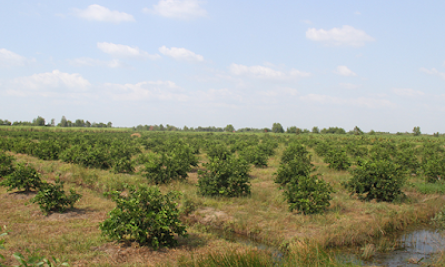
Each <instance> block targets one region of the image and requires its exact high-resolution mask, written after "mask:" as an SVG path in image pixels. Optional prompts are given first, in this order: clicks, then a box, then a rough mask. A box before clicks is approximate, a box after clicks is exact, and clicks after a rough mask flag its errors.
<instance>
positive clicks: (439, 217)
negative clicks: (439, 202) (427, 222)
mask: <svg viewBox="0 0 445 267" xmlns="http://www.w3.org/2000/svg"><path fill="white" fill-rule="evenodd" d="M431 223H432V224H433V225H434V226H436V227H440V228H442V229H444V228H445V209H442V210H441V211H439V212H438V213H436V214H435V215H434V218H432V219H431Z"/></svg>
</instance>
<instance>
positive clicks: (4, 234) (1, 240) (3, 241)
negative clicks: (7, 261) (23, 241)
mask: <svg viewBox="0 0 445 267" xmlns="http://www.w3.org/2000/svg"><path fill="white" fill-rule="evenodd" d="M6 235H7V233H1V234H0V238H1V237H3V236H6ZM4 243H5V240H3V239H0V249H5V247H4V246H3V244H4ZM4 258H5V257H4V256H3V255H2V254H0V259H4ZM1 266H2V264H1V263H0V267H1Z"/></svg>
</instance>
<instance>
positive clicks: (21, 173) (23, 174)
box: [0, 163, 42, 192]
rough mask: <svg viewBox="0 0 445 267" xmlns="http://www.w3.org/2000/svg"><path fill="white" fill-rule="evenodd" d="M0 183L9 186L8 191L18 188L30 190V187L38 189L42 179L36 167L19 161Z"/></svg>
mask: <svg viewBox="0 0 445 267" xmlns="http://www.w3.org/2000/svg"><path fill="white" fill-rule="evenodd" d="M0 185H2V186H6V187H9V188H8V191H11V190H13V189H18V190H24V191H25V192H30V191H31V189H39V188H40V186H41V185H42V181H41V180H40V173H38V172H37V170H36V169H34V168H33V167H32V166H30V165H25V164H24V163H19V164H17V168H16V169H15V171H14V172H12V173H11V174H9V175H8V176H6V177H5V179H4V180H3V181H2V182H1V183H0Z"/></svg>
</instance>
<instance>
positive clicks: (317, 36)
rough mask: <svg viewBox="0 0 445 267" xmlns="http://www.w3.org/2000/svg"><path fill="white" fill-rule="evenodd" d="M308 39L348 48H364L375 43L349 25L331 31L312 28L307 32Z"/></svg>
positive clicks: (362, 32) (372, 39) (369, 37)
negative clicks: (367, 43) (370, 43)
mask: <svg viewBox="0 0 445 267" xmlns="http://www.w3.org/2000/svg"><path fill="white" fill-rule="evenodd" d="M306 38H308V39H309V40H312V41H317V42H323V43H325V44H327V45H346V46H363V45H365V43H366V42H371V41H374V38H372V37H371V36H369V35H367V34H366V33H365V32H364V31H362V30H358V29H355V28H354V27H352V26H348V25H344V26H343V27H342V28H333V29H331V30H323V29H319V30H317V29H315V28H310V29H308V30H307V31H306Z"/></svg>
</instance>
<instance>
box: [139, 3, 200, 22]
mask: <svg viewBox="0 0 445 267" xmlns="http://www.w3.org/2000/svg"><path fill="white" fill-rule="evenodd" d="M200 3H201V1H198V0H160V1H159V2H158V4H157V5H154V6H153V9H148V8H144V9H143V12H145V13H154V14H157V15H160V16H163V17H167V18H177V19H191V18H196V17H205V16H207V11H206V10H205V9H203V8H202V7H201V6H200Z"/></svg>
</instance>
